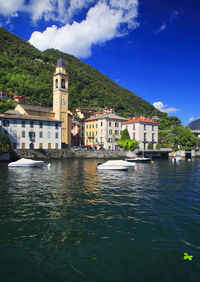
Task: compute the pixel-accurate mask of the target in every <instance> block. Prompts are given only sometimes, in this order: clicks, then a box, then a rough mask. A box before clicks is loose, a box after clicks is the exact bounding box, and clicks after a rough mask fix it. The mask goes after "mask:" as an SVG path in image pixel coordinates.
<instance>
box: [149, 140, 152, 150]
mask: <svg viewBox="0 0 200 282" xmlns="http://www.w3.org/2000/svg"><path fill="white" fill-rule="evenodd" d="M148 150H153V143H152V142H150V143H149V144H148Z"/></svg>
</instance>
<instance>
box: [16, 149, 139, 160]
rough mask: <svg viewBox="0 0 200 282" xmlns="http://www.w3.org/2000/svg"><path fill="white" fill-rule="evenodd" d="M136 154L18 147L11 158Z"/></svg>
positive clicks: (106, 156)
mask: <svg viewBox="0 0 200 282" xmlns="http://www.w3.org/2000/svg"><path fill="white" fill-rule="evenodd" d="M135 156H136V155H135V154H130V153H128V154H127V153H126V152H124V151H109V150H105V151H74V150H70V149H55V150H53V149H51V150H23V149H16V150H14V151H13V152H12V153H11V159H12V160H14V159H19V158H30V159H60V158H85V159H116V158H125V157H135Z"/></svg>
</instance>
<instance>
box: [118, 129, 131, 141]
mask: <svg viewBox="0 0 200 282" xmlns="http://www.w3.org/2000/svg"><path fill="white" fill-rule="evenodd" d="M120 140H130V135H129V132H128V129H127V128H126V129H124V130H123V131H122V135H121V139H120Z"/></svg>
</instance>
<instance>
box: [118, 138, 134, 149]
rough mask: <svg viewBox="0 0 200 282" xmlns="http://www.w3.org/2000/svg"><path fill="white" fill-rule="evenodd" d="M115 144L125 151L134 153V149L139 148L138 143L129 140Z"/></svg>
mask: <svg viewBox="0 0 200 282" xmlns="http://www.w3.org/2000/svg"><path fill="white" fill-rule="evenodd" d="M117 144H118V145H119V147H121V148H123V149H124V150H126V151H129V150H130V151H134V150H135V149H137V148H139V142H138V141H135V140H130V139H125V140H119V141H118V142H117Z"/></svg>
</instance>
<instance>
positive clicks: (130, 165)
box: [97, 160, 136, 170]
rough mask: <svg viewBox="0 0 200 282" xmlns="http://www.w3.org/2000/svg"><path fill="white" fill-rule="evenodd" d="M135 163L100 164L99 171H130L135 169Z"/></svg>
mask: <svg viewBox="0 0 200 282" xmlns="http://www.w3.org/2000/svg"><path fill="white" fill-rule="evenodd" d="M135 167H136V166H135V163H129V162H127V161H123V160H110V161H107V162H105V163H103V164H98V165H97V169H98V170H106V169H107V170H108V169H109V170H128V169H135Z"/></svg>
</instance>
